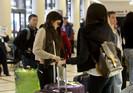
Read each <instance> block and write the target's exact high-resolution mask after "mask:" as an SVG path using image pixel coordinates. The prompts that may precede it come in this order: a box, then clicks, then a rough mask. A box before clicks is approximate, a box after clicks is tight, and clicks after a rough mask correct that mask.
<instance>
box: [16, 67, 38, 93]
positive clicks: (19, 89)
mask: <svg viewBox="0 0 133 93" xmlns="http://www.w3.org/2000/svg"><path fill="white" fill-rule="evenodd" d="M15 84H16V93H34V92H35V91H37V90H40V84H39V80H38V77H37V69H31V70H29V69H23V68H20V69H16V70H15Z"/></svg>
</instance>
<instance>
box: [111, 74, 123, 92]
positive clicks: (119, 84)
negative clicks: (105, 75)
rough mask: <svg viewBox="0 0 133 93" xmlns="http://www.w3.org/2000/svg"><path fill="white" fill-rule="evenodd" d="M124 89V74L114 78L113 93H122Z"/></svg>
mask: <svg viewBox="0 0 133 93" xmlns="http://www.w3.org/2000/svg"><path fill="white" fill-rule="evenodd" d="M121 88H122V72H121V73H119V74H117V75H115V76H114V84H113V90H114V92H113V93H121Z"/></svg>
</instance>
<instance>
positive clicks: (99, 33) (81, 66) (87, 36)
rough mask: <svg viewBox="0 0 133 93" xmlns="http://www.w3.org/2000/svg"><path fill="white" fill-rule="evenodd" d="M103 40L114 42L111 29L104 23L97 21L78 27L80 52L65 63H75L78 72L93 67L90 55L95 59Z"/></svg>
mask: <svg viewBox="0 0 133 93" xmlns="http://www.w3.org/2000/svg"><path fill="white" fill-rule="evenodd" d="M104 41H112V42H114V43H115V37H114V34H113V31H112V29H111V28H110V26H109V25H108V24H106V23H102V22H97V23H95V24H88V25H86V26H85V27H83V28H81V29H80V53H79V55H78V56H77V57H76V58H71V59H68V60H67V61H66V63H67V64H77V66H78V72H81V71H86V70H89V69H91V68H94V67H95V63H94V62H93V60H92V57H91V55H93V56H94V58H95V59H96V60H98V57H99V49H100V44H101V43H103V42H104Z"/></svg>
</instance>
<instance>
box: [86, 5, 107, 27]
mask: <svg viewBox="0 0 133 93" xmlns="http://www.w3.org/2000/svg"><path fill="white" fill-rule="evenodd" d="M97 21H101V22H107V10H106V8H105V6H104V5H102V4H98V3H92V4H91V5H90V6H89V8H88V10H87V15H86V21H85V25H87V24H91V23H95V22H97Z"/></svg>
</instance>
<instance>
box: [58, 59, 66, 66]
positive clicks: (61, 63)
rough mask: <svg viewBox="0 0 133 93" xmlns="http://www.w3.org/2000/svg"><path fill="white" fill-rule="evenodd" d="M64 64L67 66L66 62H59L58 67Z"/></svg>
mask: <svg viewBox="0 0 133 93" xmlns="http://www.w3.org/2000/svg"><path fill="white" fill-rule="evenodd" d="M63 64H66V60H61V61H58V66H59V67H61V66H62V65H63Z"/></svg>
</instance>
